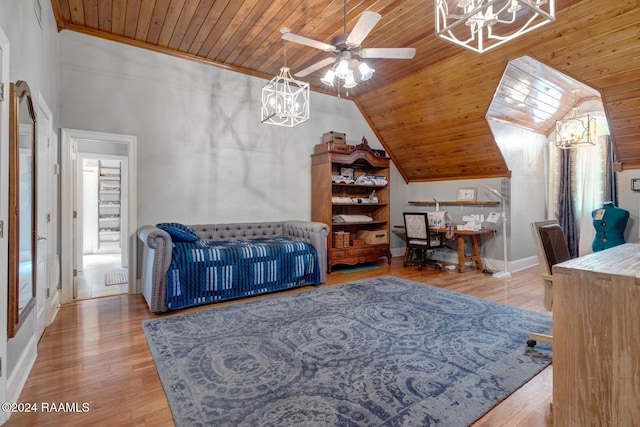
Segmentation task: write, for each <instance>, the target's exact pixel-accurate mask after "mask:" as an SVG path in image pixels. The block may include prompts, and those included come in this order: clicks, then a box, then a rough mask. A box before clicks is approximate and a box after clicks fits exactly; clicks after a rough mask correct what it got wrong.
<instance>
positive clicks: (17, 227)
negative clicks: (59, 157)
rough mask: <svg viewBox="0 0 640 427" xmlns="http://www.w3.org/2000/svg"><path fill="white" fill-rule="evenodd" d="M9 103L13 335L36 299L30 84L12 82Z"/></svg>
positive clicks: (33, 135)
mask: <svg viewBox="0 0 640 427" xmlns="http://www.w3.org/2000/svg"><path fill="white" fill-rule="evenodd" d="M9 96H10V106H9V109H10V110H9V120H10V123H9V298H8V301H9V307H8V314H9V315H8V335H9V338H12V337H14V336H15V335H16V334H17V332H18V330H19V329H20V326H22V324H23V323H24V321H25V319H26V318H27V316H28V315H29V313H30V312H31V310H33V307H34V306H35V301H36V298H35V297H36V271H35V268H34V267H35V260H36V239H37V232H36V222H35V219H36V185H35V184H36V176H35V175H36V152H35V151H36V113H35V110H34V108H33V99H32V96H31V91H30V90H29V85H28V84H27V82H25V81H18V82H16V83H11V85H10V90H9Z"/></svg>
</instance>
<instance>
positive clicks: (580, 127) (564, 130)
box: [556, 89, 596, 150]
mask: <svg viewBox="0 0 640 427" xmlns="http://www.w3.org/2000/svg"><path fill="white" fill-rule="evenodd" d="M577 92H578V90H577V89H574V90H573V99H574V106H573V107H572V108H571V112H570V113H569V117H567V118H566V119H563V120H558V121H557V122H556V147H558V148H562V149H565V150H566V149H569V148H573V147H578V146H582V145H595V143H596V119H595V118H594V117H592V116H590V115H589V114H580V109H579V108H578V104H577Z"/></svg>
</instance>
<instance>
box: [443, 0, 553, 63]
mask: <svg viewBox="0 0 640 427" xmlns="http://www.w3.org/2000/svg"><path fill="white" fill-rule="evenodd" d="M434 1H435V21H436V35H437V36H438V37H440V38H441V39H444V40H447V41H450V42H452V43H455V44H457V45H459V46H462V47H466V48H467V49H471V50H473V51H474V52H477V53H483V52H486V51H488V50H490V49H493V48H495V47H497V46H500V45H501V44H503V43H506V42H508V41H510V40H513V39H515V38H516V37H519V36H521V35H523V34H526V33H528V32H529V31H532V30H535V29H536V28H538V27H541V26H542V25H545V24H548V23H550V22H553V21H555V0H434Z"/></svg>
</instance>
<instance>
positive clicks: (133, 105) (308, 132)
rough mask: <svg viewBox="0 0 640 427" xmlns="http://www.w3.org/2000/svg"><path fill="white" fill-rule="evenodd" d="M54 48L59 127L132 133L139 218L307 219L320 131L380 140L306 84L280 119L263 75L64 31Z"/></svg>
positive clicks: (344, 105) (345, 108)
mask: <svg viewBox="0 0 640 427" xmlns="http://www.w3.org/2000/svg"><path fill="white" fill-rule="evenodd" d="M274 48H275V47H274ZM60 50H61V91H62V93H64V103H63V105H62V108H61V116H60V117H61V118H60V121H61V125H62V127H65V128H72V129H84V130H91V131H100V132H111V133H120V134H129V135H135V136H137V137H138V165H137V166H138V224H139V225H143V224H155V223H158V222H161V221H177V222H183V223H186V224H203V223H214V222H244V221H246V222H251V221H267V220H285V219H303V220H304V219H310V218H311V211H310V210H311V162H310V155H311V154H312V153H313V148H314V145H315V144H318V143H320V142H321V138H322V134H323V133H325V132H328V131H331V130H335V131H340V132H345V133H346V134H347V142H348V143H349V144H357V143H359V141H360V139H361V138H362V136H366V138H367V140H368V141H369V144H370V145H371V146H372V147H373V148H381V146H380V144H379V142H378V140H377V139H376V137H375V136H374V134H373V132H372V131H371V129H370V127H369V126H368V124H367V122H366V121H365V120H364V119H363V117H362V115H361V114H360V112H359V111H358V109H357V108H356V106H355V105H354V104H353V102H351V101H349V100H339V99H337V97H334V96H327V95H323V94H318V93H314V92H312V93H311V118H310V120H309V121H307V122H305V123H303V124H301V125H299V126H297V127H294V128H283V127H279V126H273V125H266V124H261V123H260V96H261V92H260V90H261V88H262V86H263V85H264V84H265V83H266V82H267V81H266V80H262V79H259V78H255V77H250V76H246V75H242V74H238V73H235V72H231V71H228V70H225V69H222V68H218V67H215V66H211V65H207V64H202V63H199V62H192V61H187V60H184V59H179V58H174V57H171V56H167V55H162V54H158V53H155V52H151V51H147V50H142V49H138V48H135V47H131V46H128V45H123V44H118V43H115V42H111V41H107V40H101V39H98V38H94V37H90V36H86V35H81V34H77V33H72V32H69V31H63V32H62V33H61V34H60ZM277 72H278V70H274V75H275V73H277Z"/></svg>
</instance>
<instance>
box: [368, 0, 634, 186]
mask: <svg viewBox="0 0 640 427" xmlns="http://www.w3.org/2000/svg"><path fill="white" fill-rule="evenodd" d="M560 3H561V2H560ZM522 39H523V40H520V41H518V42H517V43H512V44H506V45H504V46H503V47H501V48H498V49H496V50H495V51H490V52H489V53H485V54H482V55H478V54H475V53H473V52H463V53H461V54H459V55H456V56H454V57H451V58H449V59H447V60H444V61H442V62H440V63H438V64H435V65H434V66H431V67H428V68H425V69H423V70H422V71H420V72H418V73H416V74H414V75H412V76H409V77H407V78H404V79H402V80H399V81H397V82H394V83H392V84H390V85H388V86H387V87H384V88H379V89H376V90H374V91H371V92H369V93H366V94H363V95H361V96H359V97H358V99H357V100H356V102H357V103H358V105H359V107H360V109H361V111H362V112H363V113H364V114H365V115H367V116H368V117H369V120H370V123H371V125H372V127H373V128H374V129H376V130H377V131H378V133H379V135H378V137H379V139H380V140H381V141H384V143H385V145H386V146H387V149H388V150H389V152H390V153H391V155H392V156H393V159H394V161H395V162H396V164H397V165H399V169H400V170H401V173H402V174H403V175H404V177H405V179H406V180H407V181H426V180H445V179H458V178H478V177H492V176H493V177H498V176H507V175H508V170H507V168H506V164H505V162H504V161H503V158H502V156H501V154H500V151H499V149H498V147H497V146H496V144H495V142H494V138H493V136H492V134H491V131H490V129H489V126H488V125H487V123H486V120H485V114H486V112H487V109H488V108H489V105H490V103H491V99H492V97H493V95H494V93H495V90H496V87H497V85H498V83H499V82H500V78H501V76H502V73H503V72H504V70H505V68H506V66H507V64H508V61H509V60H510V59H515V58H516V57H518V56H520V55H522V54H525V53H526V54H528V55H530V56H532V57H534V58H536V59H537V60H539V61H541V62H543V63H545V64H547V65H549V66H551V67H553V68H555V69H557V70H560V71H562V72H563V73H565V74H567V75H569V76H572V77H574V78H576V79H577V80H579V81H582V82H584V83H586V84H588V85H589V86H591V87H593V88H595V89H597V90H599V91H600V92H601V93H602V95H603V103H604V106H605V111H606V113H607V115H608V117H609V121H610V129H611V131H612V134H613V137H614V140H615V143H616V148H617V154H618V157H619V160H620V162H621V167H622V168H634V169H635V168H639V167H640V108H639V107H640V9H638V7H637V5H636V4H635V2H606V1H601V0H597V1H583V2H580V3H578V4H576V5H574V6H573V7H570V8H568V9H564V10H561V11H560V12H559V13H557V15H556V22H555V23H553V24H549V25H547V26H545V27H542V28H540V29H538V30H537V31H535V32H534V33H533V34H532V35H531V34H530V35H525V36H523V37H522Z"/></svg>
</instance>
